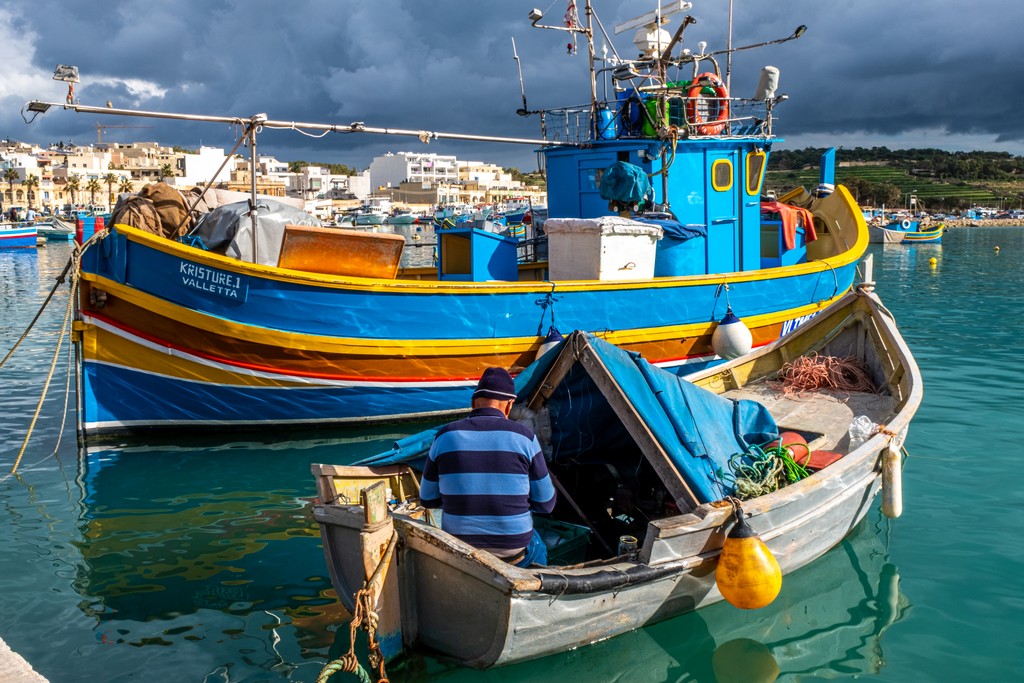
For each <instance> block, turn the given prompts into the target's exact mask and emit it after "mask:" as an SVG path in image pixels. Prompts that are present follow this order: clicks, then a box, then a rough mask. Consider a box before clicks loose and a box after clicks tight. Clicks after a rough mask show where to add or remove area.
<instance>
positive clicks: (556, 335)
mask: <svg viewBox="0 0 1024 683" xmlns="http://www.w3.org/2000/svg"><path fill="white" fill-rule="evenodd" d="M561 341H562V333H561V332H559V331H558V329H557V328H556V327H555V326H554V325H552V326H551V327H550V328H548V334H547V336H546V337H544V341H542V342H541V344H540V348H539V349H537V358H536V359H535V360H538V359H540V357H541V356H543V355H544V354H545V353H547V352H548V351H550V350H551V349H553V348H555V347H556V346H558V344H559V342H561Z"/></svg>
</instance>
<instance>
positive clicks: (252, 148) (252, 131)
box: [249, 124, 260, 263]
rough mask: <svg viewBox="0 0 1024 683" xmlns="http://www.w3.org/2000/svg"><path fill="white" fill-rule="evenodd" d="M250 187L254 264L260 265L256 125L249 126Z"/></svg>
mask: <svg viewBox="0 0 1024 683" xmlns="http://www.w3.org/2000/svg"><path fill="white" fill-rule="evenodd" d="M249 166H250V168H249V179H250V182H249V185H250V189H251V191H252V195H251V196H250V197H249V218H250V220H251V221H252V262H253V263H259V262H260V260H259V251H258V246H257V245H258V240H257V239H256V227H257V225H258V220H257V215H256V125H255V124H250V125H249Z"/></svg>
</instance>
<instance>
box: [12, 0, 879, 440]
mask: <svg viewBox="0 0 1024 683" xmlns="http://www.w3.org/2000/svg"><path fill="white" fill-rule="evenodd" d="M588 5H589V3H588ZM588 16H590V13H589V12H588ZM802 29H803V27H800V28H798V30H797V31H795V32H794V34H793V35H792V36H789V37H788V38H784V39H781V40H778V41H770V43H780V42H786V41H788V40H792V39H794V38H797V37H799V35H801V34H802V32H803V30H802ZM573 30H576V31H578V32H582V29H581V28H580V27H577V28H576V29H573ZM589 35H593V34H592V33H591V34H589ZM680 35H681V34H680ZM665 44H667V41H665V43H662V45H665ZM676 47H678V41H674V42H673V44H672V46H669V49H666V50H664V51H663V52H659V53H657V54H655V53H653V52H651V53H650V54H649V55H648V56H646V57H644V58H641V59H638V60H626V61H623V62H622V63H621V66H629V67H630V69H632V70H630V69H625V70H624V71H623V70H616V75H614V78H612V77H613V74H612V72H611V70H609V69H599V70H597V71H600V75H601V76H602V77H607V78H611V79H612V81H611V83H610V89H609V92H610V93H613V94H614V96H612V97H609V99H608V100H607V101H599V100H597V99H596V94H595V95H594V98H593V99H592V101H591V103H590V105H588V107H587V108H585V109H584V110H585V111H590V112H591V116H590V119H589V122H588V121H587V120H586V117H584V118H583V119H581V118H580V111H581V109H580V108H579V107H569V108H565V109H557V110H551V111H548V112H546V118H545V121H546V124H545V125H544V126H542V137H541V138H539V139H519V138H498V137H487V136H477V135H466V134H459V133H438V132H431V133H429V137H431V138H445V137H447V138H452V139H474V140H481V139H483V140H494V141H497V142H511V143H526V144H531V145H534V146H537V147H539V148H540V150H541V153H542V154H543V155H544V157H545V167H546V170H547V178H548V205H547V208H548V210H547V215H548V216H550V218H548V219H547V220H546V221H545V223H544V232H543V233H541V232H539V231H538V230H537V227H536V226H537V225H538V223H539V221H534V223H533V226H534V227H533V228H532V229H531V230H529V231H527V230H524V231H523V235H522V236H523V237H525V238H529V239H526V240H522V241H521V240H519V239H517V238H518V237H519V236H520V235H519V233H518V232H517V233H515V234H513V235H512V236H508V235H504V234H498V233H496V232H493V231H492V230H475V229H472V228H454V229H447V230H441V231H439V232H438V245H437V246H438V254H437V261H436V263H437V265H436V266H425V267H415V268H414V267H400V268H398V269H397V270H392V268H391V262H390V260H389V259H391V258H392V257H393V254H392V253H391V251H390V249H389V247H390V245H384V243H383V242H382V243H381V244H382V248H381V249H380V250H379V251H380V257H381V258H382V259H384V261H382V263H381V264H380V265H381V267H380V268H377V269H367V268H364V267H363V265H365V264H366V263H367V261H366V260H365V258H364V256H365V255H366V252H365V245H364V246H362V247H360V249H361V250H363V251H360V253H359V254H352V255H351V258H350V255H349V252H347V251H346V249H347V248H349V247H350V246H351V242H350V243H348V244H347V246H345V247H342V246H339V244H340V243H338V244H336V242H337V240H335V237H337V236H332V235H328V234H318V235H317V239H321V240H322V249H319V250H316V249H314V250H312V252H310V253H320V254H321V258H319V259H316V258H307V259H304V260H302V261H301V263H299V262H296V261H289V263H290V264H291V265H290V266H289V267H282V262H281V261H280V260H278V258H277V257H278V256H279V255H280V254H282V252H283V244H284V239H285V238H284V235H283V233H284V231H283V230H279V231H277V232H271V233H263V232H262V231H259V230H251V229H249V228H248V227H243V228H239V229H238V232H237V239H236V240H235V242H233V243H232V244H235V245H237V243H238V242H240V241H245V240H251V241H252V244H251V245H250V246H249V247H248V248H247V249H245V250H241V249H235V248H234V247H231V249H232V250H231V251H228V252H224V253H219V252H217V251H213V250H210V249H205V248H203V246H204V245H202V244H197V243H195V242H194V241H192V242H182V241H181V240H179V239H177V238H174V239H167V238H165V237H162V236H160V235H156V234H153V233H151V232H146V231H144V230H140V229H139V226H137V225H131V224H129V223H130V221H129V222H122V223H121V224H118V225H113V226H111V227H110V228H109V230H107V231H105V232H103V233H101V236H100V237H99V238H97V239H95V240H93V242H92V243H90V244H89V245H88V246H87V247H86V249H85V252H84V254H83V256H82V259H81V271H80V273H79V274H78V276H79V277H80V280H81V287H80V290H79V291H80V299H79V302H78V311H77V321H76V327H77V330H78V332H77V334H76V339H77V340H78V341H77V342H76V343H78V350H79V356H78V357H79V362H80V372H79V373H78V377H79V396H80V399H81V400H80V410H79V424H80V429H81V430H82V431H83V432H84V433H86V434H90V433H95V432H101V431H138V430H147V429H176V428H180V427H181V426H183V425H188V426H190V427H193V428H205V429H224V428H232V427H237V426H243V425H244V426H246V427H253V428H258V427H275V428H276V427H279V426H280V425H282V424H299V423H304V424H327V423H357V422H385V421H393V420H400V419H420V418H429V417H432V416H438V415H447V414H452V413H455V412H458V411H461V410H463V409H464V406H465V405H466V403H467V400H468V397H469V395H470V393H471V391H472V387H473V386H474V385H475V382H476V380H477V379H478V378H479V376H480V373H481V372H482V371H483V369H484V368H486V367H488V366H491V365H501V366H504V367H506V368H509V369H510V370H511V371H512V372H513V373H515V372H519V371H520V370H522V369H523V368H524V367H526V366H527V365H529V364H530V363H531V362H532V361H533V359H534V357H535V356H536V353H537V350H538V349H539V348H540V346H541V344H542V343H543V341H544V338H545V337H546V335H547V333H548V332H549V330H550V329H551V328H560V329H581V330H588V331H592V332H600V333H601V334H602V335H603V337H604V338H605V339H606V340H608V341H609V342H611V343H614V344H617V345H620V346H623V347H625V348H628V349H630V350H632V351H636V352H638V353H642V354H643V355H644V356H645V357H646V358H648V359H649V360H650V361H651V362H652V363H654V364H656V365H658V366H660V367H663V368H667V369H670V370H671V371H672V372H674V373H676V374H679V375H685V374H688V373H692V372H695V371H698V370H700V369H702V368H704V367H707V366H710V365H714V364H716V363H720V362H722V360H723V358H722V354H720V353H719V349H716V348H715V346H714V345H713V334H714V332H715V329H716V326H717V324H718V321H720V320H723V319H724V318H725V316H726V315H727V313H728V312H730V311H731V312H732V313H733V314H734V315H735V317H738V318H739V319H741V320H742V323H743V324H744V325H745V326H746V328H748V329H749V331H750V333H751V340H750V346H751V347H753V348H757V347H760V346H763V345H765V344H768V343H770V342H772V341H774V340H776V339H778V338H780V337H781V336H782V335H784V334H786V333H788V332H790V331H792V330H793V329H795V328H796V327H798V326H799V325H800V324H802V323H803V322H805V321H806V320H808V319H810V318H811V317H813V316H815V315H818V314H820V313H821V312H822V311H825V310H826V309H827V308H828V306H829V305H830V304H832V303H834V302H836V301H837V300H839V299H840V298H841V297H842V296H843V294H844V292H846V291H848V290H849V289H850V287H851V285H852V282H853V278H854V271H855V268H856V263H857V260H858V259H859V258H860V256H861V255H862V254H863V253H864V251H865V249H866V247H867V241H868V234H867V227H866V224H865V223H864V220H863V217H862V216H861V212H860V210H859V208H858V207H857V205H856V203H855V202H854V200H853V198H852V197H851V196H850V193H849V192H848V191H847V190H846V189H845V188H844V187H842V186H835V187H834V191H833V182H832V181H833V180H834V179H833V175H834V173H833V172H834V157H833V156H832V155H826V156H825V157H823V168H822V174H821V180H822V182H821V185H820V188H819V189H816V190H813V191H810V192H808V191H807V190H804V189H803V188H798V189H797V190H795V191H794V192H791V193H789V194H788V195H786V196H784V197H783V198H782V199H783V200H784V202H785V203H786V204H787V205H789V206H793V207H794V208H796V209H801V210H802V209H806V211H807V213H806V214H803V215H805V216H807V217H809V218H808V221H809V222H808V223H807V224H803V223H800V224H799V225H797V224H796V223H794V222H793V221H790V220H788V218H787V217H786V216H782V215H781V214H769V215H767V216H766V217H763V216H762V215H761V207H760V201H759V200H760V195H761V192H762V188H763V183H764V176H765V169H766V165H767V160H768V155H769V152H770V149H771V146H772V144H773V143H775V142H777V141H778V138H777V137H776V136H775V134H774V133H773V130H772V125H773V118H772V116H773V115H772V112H773V109H774V107H776V106H777V105H778V104H779V103H780V102H781V101H782V99H783V98H781V97H775V94H774V87H773V86H772V85H771V83H768V84H767V85H765V87H763V88H761V92H760V93H759V96H758V98H757V99H742V98H733V97H730V96H728V93H727V92H726V91H725V88H724V86H723V85H721V83H719V81H720V80H721V79H720V78H718V77H716V76H714V73H717V72H718V64H717V62H716V60H715V53H704V52H703V48H702V49H701V50H700V51H698V52H700V53H699V54H698V53H697V52H694V51H692V50H685V51H682V52H679V53H678V54H677V55H676V56H673V54H672V53H673V49H674V48H676ZM748 47H753V46H748ZM651 49H653V48H651ZM669 67H671V68H676V69H679V70H687V69H692V71H693V72H694V73H693V78H691V79H689V80H687V79H684V80H683V81H671V80H666V79H665V78H664V77H663V76H664V69H666V68H669ZM637 70H639V71H637ZM634 72H636V73H643V74H644V76H638V75H636V74H635V73H634ZM762 75H763V74H762ZM777 75H778V74H777V72H776V73H775V77H777ZM769 80H770V79H769ZM648 82H653V83H655V84H656V87H655V86H650V85H645V84H647V83H648ZM709 84H710V85H709ZM709 93H712V94H713V95H712V94H709ZM641 102H642V103H643V106H640V103H641ZM49 106H59V107H61V108H62V109H64V110H67V109H70V110H73V111H75V112H78V113H86V114H89V115H94V114H96V115H119V114H121V115H139V112H130V111H129V110H118V109H116V108H105V107H90V106H86V105H81V104H71V105H65V104H64V103H60V104H56V105H50V104H47V103H43V102H33V103H29V109H30V110H31V111H34V112H39V111H43V110H45V109H46V108H47V107H49ZM652 112H653V119H652V120H651V121H648V124H649V125H647V126H642V125H640V126H637V125H633V124H635V123H636V122H637V121H641V120H646V119H645V117H647V118H651V117H652ZM659 112H667V114H666V118H660V114H659ZM709 112H710V113H709ZM730 112H731V113H730ZM143 114H144V115H146V116H152V117H160V116H164V117H166V118H177V119H180V118H186V119H187V118H188V116H187V115H180V114H161V113H158V112H145V113H143ZM712 114H713V116H714V118H713V120H708V118H707V117H708V116H711V115H712ZM638 117H639V118H638ZM201 119H202V120H204V121H208V122H225V121H226V122H237V121H238V120H239V119H238V117H216V116H204V117H201ZM245 120H246V121H248V122H249V123H248V125H247V126H246V128H245V131H244V134H245V135H246V136H250V137H253V138H255V136H256V134H257V132H259V131H269V130H279V129H289V130H293V129H295V128H303V129H308V130H310V131H314V130H316V131H321V130H322V131H332V132H345V133H381V134H399V135H415V136H417V137H420V138H421V139H422V138H424V136H426V135H427V133H425V132H424V131H402V130H397V129H390V128H389V129H381V128H372V127H369V126H366V125H363V124H359V125H355V124H352V125H337V124H301V125H300V124H297V123H295V122H293V121H288V122H283V121H275V120H270V119H267V118H265V117H262V116H258V117H253V118H252V119H251V120H250V119H245ZM555 121H559V122H560V123H559V124H558V125H555ZM576 121H582V123H581V124H580V125H575V124H574V123H573V122H576ZM563 124H564V125H563ZM612 128H614V135H613V134H611V130H612ZM253 165H254V166H255V162H253ZM613 168H614V169H624V171H623V172H624V173H626V174H632V177H634V178H635V179H636V183H637V184H636V186H635V187H625V186H624V185H619V186H613V185H612V184H611V183H606V182H604V181H605V180H607V179H608V178H609V177H611V175H612V174H611V173H609V171H610V170H611V169H613ZM580 169H587V170H586V172H583V171H581V170H580ZM695 188H699V189H695ZM821 188H828V191H823V190H821ZM636 191H640V194H638V195H636V196H633V195H634V194H635V192H636ZM610 204H611V205H612V206H610ZM654 209H656V210H657V211H658V212H659V214H661V215H664V216H669V218H668V219H667V220H659V221H658V222H653V223H652V222H651V219H645V218H644V215H645V214H647V213H648V212H649V211H651V210H654ZM620 214H622V215H620ZM624 216H625V217H624ZM787 216H788V214H787ZM627 217H628V218H627ZM633 218H638V219H641V221H642V222H641V221H633V220H632V219H633ZM255 220H256V219H254V221H255ZM310 225H315V223H310ZM171 227H172V228H174V227H175V226H171ZM527 243H528V244H527ZM242 251H246V252H247V253H248V254H249V256H248V257H246V258H242V257H241V256H240V254H241V253H242ZM346 261H351V263H350V264H349V265H348V266H346ZM354 263H358V264H361V265H360V267H358V268H355V267H351V264H354ZM381 273H384V274H385V275H381ZM392 273H393V275H392Z"/></svg>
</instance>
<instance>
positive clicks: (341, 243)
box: [277, 225, 405, 279]
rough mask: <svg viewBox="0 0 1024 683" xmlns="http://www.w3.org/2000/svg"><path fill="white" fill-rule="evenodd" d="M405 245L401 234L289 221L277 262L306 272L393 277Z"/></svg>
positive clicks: (396, 271) (283, 266)
mask: <svg viewBox="0 0 1024 683" xmlns="http://www.w3.org/2000/svg"><path fill="white" fill-rule="evenodd" d="M404 247H405V237H403V236H402V235H393V234H389V233H379V232H368V231H364V230H343V229H341V228H317V227H312V226H309V225H286V226H285V227H284V241H283V242H282V243H281V255H280V257H278V260H277V265H278V267H279V268H289V269H291V270H302V271H305V272H307V273H323V274H324V275H351V276H356V277H374V278H388V279H394V277H395V275H396V274H397V273H398V266H399V264H400V262H401V260H402V249H403V248H404Z"/></svg>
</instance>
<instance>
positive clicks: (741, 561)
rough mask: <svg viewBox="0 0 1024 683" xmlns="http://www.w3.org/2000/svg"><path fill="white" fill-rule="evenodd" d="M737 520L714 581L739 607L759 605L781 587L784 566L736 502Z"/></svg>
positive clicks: (773, 595) (728, 598)
mask: <svg viewBox="0 0 1024 683" xmlns="http://www.w3.org/2000/svg"><path fill="white" fill-rule="evenodd" d="M733 508H734V509H735V510H736V524H735V525H734V526H733V528H732V530H731V531H730V532H729V536H728V537H727V538H726V539H725V543H723V544H722V553H721V554H720V555H719V557H718V567H717V568H716V569H715V584H716V585H717V586H718V590H719V592H721V594H722V597H723V598H725V599H726V600H728V601H729V603H730V604H732V605H733V606H734V607H739V608H740V609H760V608H761V607H764V606H766V605H769V604H771V602H772V600H774V599H775V597H776V596H777V595H778V594H779V591H780V590H782V569H781V568H780V567H779V563H778V561H777V560H776V559H775V556H774V555H772V552H771V551H770V550H768V546H766V545H765V544H764V541H762V540H761V539H760V538H759V537H758V535H757V532H755V531H754V530H753V529H752V528H750V525H749V524H747V521H746V519H744V517H743V510H742V508H740V506H739V505H738V504H736V503H734V504H733Z"/></svg>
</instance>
